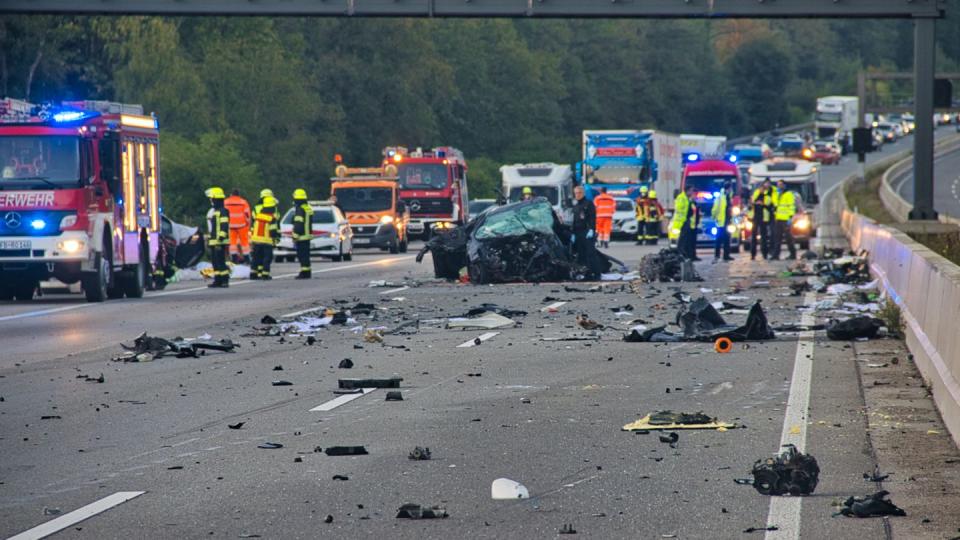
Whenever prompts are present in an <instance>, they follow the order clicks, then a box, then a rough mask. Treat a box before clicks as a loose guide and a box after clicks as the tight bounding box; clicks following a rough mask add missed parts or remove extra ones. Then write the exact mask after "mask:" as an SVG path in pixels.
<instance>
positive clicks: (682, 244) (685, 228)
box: [670, 184, 698, 260]
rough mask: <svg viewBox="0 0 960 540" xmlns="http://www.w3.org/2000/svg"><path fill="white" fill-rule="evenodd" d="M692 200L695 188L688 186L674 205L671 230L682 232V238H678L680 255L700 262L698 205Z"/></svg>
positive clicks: (678, 196)
mask: <svg viewBox="0 0 960 540" xmlns="http://www.w3.org/2000/svg"><path fill="white" fill-rule="evenodd" d="M692 198H693V186H692V185H689V184H688V185H687V186H686V189H685V190H684V191H682V192H680V194H678V195H677V198H676V200H675V201H674V203H673V206H674V212H673V220H671V222H670V229H671V230H678V231H680V237H679V238H677V249H679V250H680V253H681V254H683V256H684V257H686V258H688V259H692V260H698V259H697V250H696V247H697V216H696V208H695V207H696V204H694V203H693V201H691V199H692Z"/></svg>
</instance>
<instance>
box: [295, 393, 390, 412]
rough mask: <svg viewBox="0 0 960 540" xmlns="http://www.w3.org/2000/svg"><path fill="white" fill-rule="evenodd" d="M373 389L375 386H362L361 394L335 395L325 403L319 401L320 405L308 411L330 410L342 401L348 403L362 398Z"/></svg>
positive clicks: (341, 403)
mask: <svg viewBox="0 0 960 540" xmlns="http://www.w3.org/2000/svg"><path fill="white" fill-rule="evenodd" d="M374 390H376V388H364V389H363V393H362V394H344V395H342V396H337V397H335V398H333V399H331V400H330V401H328V402H326V403H321V404H320V405H317V406H316V407H314V408H312V409H310V412H317V411H332V410H333V409H336V408H337V407H339V406H341V405H343V404H344V403H350V402H351V401H353V400H355V399H357V398H362V397H363V396H365V395H367V394H369V393H370V392H373V391H374Z"/></svg>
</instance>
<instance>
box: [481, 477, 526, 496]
mask: <svg viewBox="0 0 960 540" xmlns="http://www.w3.org/2000/svg"><path fill="white" fill-rule="evenodd" d="M490 496H491V497H493V499H494V500H496V501H509V500H516V499H529V498H530V492H529V491H528V490H527V487H526V486H524V485H523V484H521V483H520V482H516V481H514V480H510V479H509V478H497V479H496V480H494V481H493V484H492V485H491V486H490Z"/></svg>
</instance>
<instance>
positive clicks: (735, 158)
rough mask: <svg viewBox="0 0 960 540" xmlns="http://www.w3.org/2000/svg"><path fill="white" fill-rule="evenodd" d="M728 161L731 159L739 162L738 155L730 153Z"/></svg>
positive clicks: (733, 161) (732, 161)
mask: <svg viewBox="0 0 960 540" xmlns="http://www.w3.org/2000/svg"><path fill="white" fill-rule="evenodd" d="M727 161H729V162H730V163H736V162H737V155H736V154H730V155H729V156H727Z"/></svg>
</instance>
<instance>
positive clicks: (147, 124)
mask: <svg viewBox="0 0 960 540" xmlns="http://www.w3.org/2000/svg"><path fill="white" fill-rule="evenodd" d="M120 123H121V124H123V125H125V126H129V127H138V128H145V129H157V119H156V118H153V117H151V116H138V115H132V114H121V115H120Z"/></svg>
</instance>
